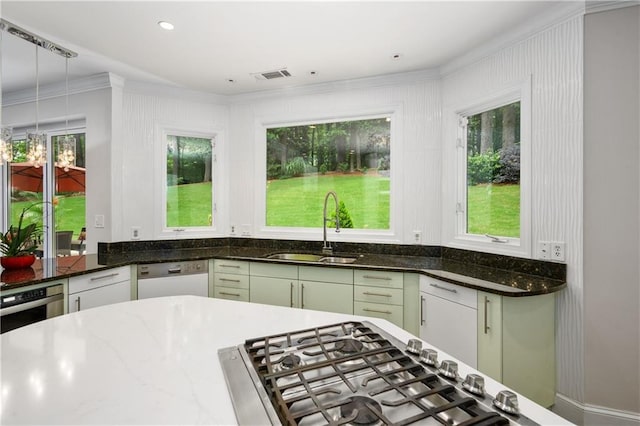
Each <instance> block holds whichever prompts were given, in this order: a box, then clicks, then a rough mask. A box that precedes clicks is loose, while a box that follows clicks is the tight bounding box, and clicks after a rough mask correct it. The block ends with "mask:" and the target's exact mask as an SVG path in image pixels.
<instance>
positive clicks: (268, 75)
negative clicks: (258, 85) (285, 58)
mask: <svg viewBox="0 0 640 426" xmlns="http://www.w3.org/2000/svg"><path fill="white" fill-rule="evenodd" d="M252 75H253V76H254V77H255V78H256V79H257V80H275V79H277V78H285V77H292V75H291V73H290V72H289V71H287V69H286V68H282V69H279V70H275V71H264V72H258V73H254V74H252Z"/></svg>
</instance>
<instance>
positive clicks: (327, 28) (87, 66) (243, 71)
mask: <svg viewBox="0 0 640 426" xmlns="http://www.w3.org/2000/svg"><path fill="white" fill-rule="evenodd" d="M556 5H557V3H556V2H545V1H497V2H489V1H466V2H462V1H440V2H436V1H412V2H401V1H371V2H370V1H359V2H346V1H332V2H323V1H297V2H273V1H258V2H246V1H227V2H220V1H196V2H187V1H68V2H61V1H41V2H34V1H24V0H20V1H8V0H3V1H2V5H1V10H0V11H1V13H2V17H3V18H4V19H6V20H8V21H10V22H12V23H13V24H16V25H18V26H21V27H23V28H24V29H27V30H29V31H31V32H34V33H36V34H38V35H40V36H42V37H45V38H48V39H49V40H51V41H53V42H56V43H58V44H60V45H62V46H63V47H65V48H68V49H71V50H74V51H76V52H77V53H78V54H79V56H78V57H77V58H74V59H71V60H70V61H69V68H70V78H72V79H73V78H76V77H80V76H87V75H91V74H97V73H101V72H105V71H110V72H114V73H116V74H119V75H121V76H123V77H125V78H127V79H132V80H140V81H151V82H162V83H165V84H171V85H175V86H179V87H185V88H190V89H194V90H199V91H205V92H210V93H216V94H221V95H232V94H239V93H247V92H255V91H259V90H268V89H275V88H281V87H290V86H300V85H307V84H314V83H322V82H330V81H338V80H347V79H354V78H361V77H370V76H378V75H385V74H393V73H399V72H407V71H415V70H424V69H437V68H438V67H440V66H442V65H444V64H446V63H448V62H449V61H451V60H452V59H454V58H456V57H458V56H460V55H462V54H464V53H468V52H470V51H472V50H473V49H474V48H476V47H477V46H480V45H483V44H485V43H487V42H489V41H492V40H495V39H496V38H499V37H500V35H501V34H504V33H506V32H510V31H513V30H515V29H517V28H518V27H520V26H526V25H527V24H528V22H530V21H531V20H532V19H533V18H535V17H536V16H538V15H540V14H545V13H547V12H548V11H549V10H550V9H551V8H553V7H555V6H556ZM161 20H164V21H170V22H172V23H173V24H174V25H175V30H173V31H165V30H162V29H160V28H159V26H158V25H157V22H158V21H161ZM35 49H36V48H35V46H34V45H32V44H30V43H27V42H25V41H24V40H21V39H19V38H17V37H15V36H12V35H10V34H8V33H3V34H2V86H3V87H2V89H3V91H4V92H5V93H7V92H12V91H16V90H21V89H25V88H33V87H34V86H35V71H34V70H35ZM394 54H400V59H398V60H393V59H392V56H393V55H394ZM64 62H65V61H64V58H62V57H60V56H57V55H54V54H52V53H50V52H47V51H44V50H42V49H41V50H40V53H39V64H40V66H39V68H40V82H41V84H47V83H50V82H55V81H62V80H64V72H65V64H64ZM279 68H286V69H287V70H288V71H289V72H290V73H291V74H292V75H293V77H290V78H283V79H278V80H268V81H260V80H257V79H256V78H255V77H254V76H253V75H252V73H257V72H263V71H270V70H274V69H279ZM311 71H315V72H316V73H317V74H316V75H315V76H312V75H310V74H309V73H310V72H311ZM229 79H233V80H234V81H235V82H234V83H230V82H228V80H229Z"/></svg>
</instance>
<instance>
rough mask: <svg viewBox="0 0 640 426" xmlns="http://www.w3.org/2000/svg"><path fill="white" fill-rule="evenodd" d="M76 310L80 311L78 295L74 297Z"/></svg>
mask: <svg viewBox="0 0 640 426" xmlns="http://www.w3.org/2000/svg"><path fill="white" fill-rule="evenodd" d="M76 311H78V312H79V311H80V296H78V297H76Z"/></svg>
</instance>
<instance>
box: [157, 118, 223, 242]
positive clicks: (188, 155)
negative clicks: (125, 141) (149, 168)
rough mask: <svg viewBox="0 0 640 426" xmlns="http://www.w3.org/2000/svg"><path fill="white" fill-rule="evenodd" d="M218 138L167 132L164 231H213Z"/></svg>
mask: <svg viewBox="0 0 640 426" xmlns="http://www.w3.org/2000/svg"><path fill="white" fill-rule="evenodd" d="M214 147H215V136H214V135H204V134H197V133H191V132H175V131H168V132H165V158H164V166H165V172H166V173H165V176H166V181H165V183H166V186H165V193H164V212H165V214H164V218H163V223H164V229H165V231H173V232H182V231H185V230H187V229H192V230H203V229H211V228H212V227H213V226H214V225H215V223H214V216H215V214H214V213H215V203H214V190H213V184H214V179H213V177H214V170H213V168H214V163H215V161H214V159H215V156H214Z"/></svg>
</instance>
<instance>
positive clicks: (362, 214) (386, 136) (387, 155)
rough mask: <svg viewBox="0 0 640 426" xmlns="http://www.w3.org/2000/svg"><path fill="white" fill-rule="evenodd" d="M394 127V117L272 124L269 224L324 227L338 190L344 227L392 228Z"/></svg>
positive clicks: (268, 143) (269, 132) (268, 162)
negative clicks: (330, 198)
mask: <svg viewBox="0 0 640 426" xmlns="http://www.w3.org/2000/svg"><path fill="white" fill-rule="evenodd" d="M391 128H392V117H391V115H381V116H373V117H366V118H354V119H348V120H346V119H345V120H340V121H337V120H332V121H312V122H306V123H300V124H293V125H272V126H267V127H266V128H265V132H266V193H265V196H266V208H265V219H264V221H265V225H266V226H267V227H280V228H321V227H322V226H323V223H322V221H323V200H324V197H325V194H327V192H329V191H334V192H336V194H337V195H338V199H339V219H340V227H341V228H352V229H355V230H367V231H376V230H377V231H388V230H390V228H391V220H390V210H391V208H390V206H391V145H392V132H391ZM328 210H329V211H330V212H333V216H335V207H334V204H332V203H330V204H329V206H328ZM330 215H331V213H330ZM332 223H333V222H332ZM330 226H331V225H330Z"/></svg>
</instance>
